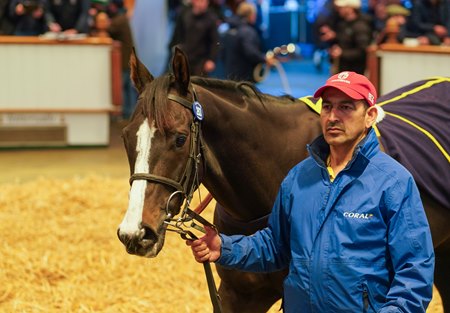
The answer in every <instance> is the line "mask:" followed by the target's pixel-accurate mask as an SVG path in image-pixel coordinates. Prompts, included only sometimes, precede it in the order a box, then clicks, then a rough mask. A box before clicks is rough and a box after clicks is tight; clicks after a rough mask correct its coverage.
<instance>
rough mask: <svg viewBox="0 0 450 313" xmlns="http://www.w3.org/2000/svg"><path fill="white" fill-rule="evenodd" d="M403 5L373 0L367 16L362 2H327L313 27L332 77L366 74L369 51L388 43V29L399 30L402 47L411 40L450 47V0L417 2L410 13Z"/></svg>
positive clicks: (393, 1)
mask: <svg viewBox="0 0 450 313" xmlns="http://www.w3.org/2000/svg"><path fill="white" fill-rule="evenodd" d="M404 2H405V1H402V0H377V1H374V0H371V1H369V9H368V10H366V12H364V11H363V10H362V9H361V7H362V3H361V0H331V1H328V3H327V5H325V6H324V8H323V10H322V11H321V12H320V13H319V15H318V17H317V19H316V22H315V24H314V33H315V39H316V46H317V47H318V51H317V53H318V56H323V52H324V51H325V52H326V53H325V54H327V55H328V56H329V58H330V61H331V64H332V72H333V73H337V72H340V71H343V70H351V71H355V72H357V73H360V74H364V73H365V66H366V49H367V47H368V46H369V45H370V44H372V43H375V44H382V43H384V42H386V39H387V33H386V28H387V26H388V25H394V26H395V27H396V28H397V35H396V41H397V42H399V43H402V42H404V41H405V39H410V40H409V41H408V42H414V43H415V44H417V45H450V1H449V0H414V1H412V2H411V3H410V6H411V8H410V9H408V8H406V7H405V6H404ZM411 39H412V40H411ZM317 63H318V62H317ZM318 64H319V63H318Z"/></svg>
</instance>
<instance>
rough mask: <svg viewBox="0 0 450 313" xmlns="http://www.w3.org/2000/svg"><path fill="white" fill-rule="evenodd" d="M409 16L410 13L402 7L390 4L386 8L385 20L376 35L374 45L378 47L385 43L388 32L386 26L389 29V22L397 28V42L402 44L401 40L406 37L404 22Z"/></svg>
mask: <svg viewBox="0 0 450 313" xmlns="http://www.w3.org/2000/svg"><path fill="white" fill-rule="evenodd" d="M409 15H410V11H409V10H408V9H406V8H405V7H404V6H402V5H399V4H390V5H388V6H386V19H385V20H384V25H383V27H382V28H381V29H380V31H379V32H378V33H377V34H376V38H375V42H376V44H377V45H379V44H382V43H384V42H386V41H387V39H388V35H387V31H388V30H387V29H386V26H388V27H389V24H390V23H391V22H393V23H394V24H395V25H396V27H398V35H397V42H403V39H404V38H405V37H406V21H407V19H408V16H409Z"/></svg>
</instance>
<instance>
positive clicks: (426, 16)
mask: <svg viewBox="0 0 450 313" xmlns="http://www.w3.org/2000/svg"><path fill="white" fill-rule="evenodd" d="M435 25H442V26H444V27H445V28H447V32H448V35H447V36H450V0H441V1H440V3H439V4H438V5H433V4H432V3H431V1H430V0H415V1H414V3H413V7H412V10H411V16H410V17H409V19H408V23H407V26H406V28H407V36H410V37H419V36H426V37H428V39H429V40H430V43H431V44H434V45H439V44H440V43H441V39H440V38H439V37H438V36H437V35H436V34H435V33H434V30H433V27H434V26H435Z"/></svg>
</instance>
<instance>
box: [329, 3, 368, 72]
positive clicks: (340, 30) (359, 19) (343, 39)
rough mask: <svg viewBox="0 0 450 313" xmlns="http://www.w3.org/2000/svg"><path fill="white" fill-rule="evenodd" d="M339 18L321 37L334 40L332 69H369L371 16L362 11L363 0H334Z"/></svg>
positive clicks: (331, 55)
mask: <svg viewBox="0 0 450 313" xmlns="http://www.w3.org/2000/svg"><path fill="white" fill-rule="evenodd" d="M334 4H335V6H336V9H337V12H338V14H339V18H338V20H337V22H336V26H335V29H329V30H327V31H324V32H323V34H322V38H324V40H326V41H328V42H329V43H330V44H331V47H330V49H329V55H330V58H331V61H332V73H337V72H342V71H353V72H356V73H359V74H363V75H364V72H365V69H366V49H367V47H368V46H369V45H370V43H371V41H372V28H371V22H370V19H368V18H367V16H365V15H363V14H362V13H361V0H335V2H334Z"/></svg>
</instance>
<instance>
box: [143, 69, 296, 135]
mask: <svg viewBox="0 0 450 313" xmlns="http://www.w3.org/2000/svg"><path fill="white" fill-rule="evenodd" d="M191 82H192V83H193V84H196V85H198V86H201V87H204V88H206V89H209V90H217V91H220V92H221V93H222V94H223V93H229V94H230V95H233V96H236V95H244V96H246V98H248V99H255V100H257V101H252V102H255V105H257V104H259V105H262V106H265V105H266V104H267V103H269V102H270V103H276V104H278V105H284V104H292V103H293V102H294V101H295V98H294V97H292V96H290V95H284V96H279V97H276V96H272V95H269V94H265V93H263V92H261V91H260V90H259V89H258V88H257V87H256V86H255V85H254V84H252V83H250V82H245V81H242V82H236V81H232V80H223V79H215V78H204V77H199V76H193V77H191ZM173 83H174V79H173V75H172V74H166V75H163V76H160V77H158V78H155V79H154V80H153V81H152V82H151V84H150V85H149V87H148V88H146V89H145V90H144V92H143V93H142V94H141V95H140V97H139V99H138V105H139V106H141V112H142V113H143V114H144V116H146V117H148V119H149V120H154V121H155V126H156V127H157V128H160V129H161V130H162V131H163V129H164V127H161V126H163V125H165V124H166V123H167V121H168V119H170V118H171V112H169V111H168V110H166V102H167V95H168V93H169V90H170V88H171V87H172V86H173ZM252 105H253V103H252ZM137 111H139V110H136V112H137Z"/></svg>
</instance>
